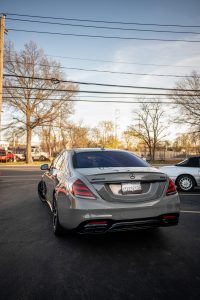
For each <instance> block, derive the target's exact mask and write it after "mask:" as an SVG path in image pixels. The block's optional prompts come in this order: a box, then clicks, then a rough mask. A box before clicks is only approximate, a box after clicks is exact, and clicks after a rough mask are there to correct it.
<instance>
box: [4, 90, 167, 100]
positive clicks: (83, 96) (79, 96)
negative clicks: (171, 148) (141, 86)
mask: <svg viewBox="0 0 200 300" xmlns="http://www.w3.org/2000/svg"><path fill="white" fill-rule="evenodd" d="M8 95H10V94H8ZM3 96H4V97H6V96H7V95H6V94H5V92H4V93H3ZM59 96H60V95H59V94H58V95H56V94H54V97H59ZM78 98H80V99H82V98H95V99H96V98H100V99H122V98H123V99H132V100H135V99H136V100H138V99H139V100H141V99H140V97H138V96H137V97H133V96H124V95H123V96H98V95H78ZM159 98H160V99H161V100H169V97H163V96H160V97H159ZM145 99H146V100H155V99H157V97H153V98H152V97H145Z"/></svg>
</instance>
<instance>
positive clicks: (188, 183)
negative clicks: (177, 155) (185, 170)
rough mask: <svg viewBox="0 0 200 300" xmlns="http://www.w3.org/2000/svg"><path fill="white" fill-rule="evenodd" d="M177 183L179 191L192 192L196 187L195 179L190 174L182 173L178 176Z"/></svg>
mask: <svg viewBox="0 0 200 300" xmlns="http://www.w3.org/2000/svg"><path fill="white" fill-rule="evenodd" d="M176 185H177V189H178V190H179V191H183V192H191V191H193V189H194V187H195V181H194V178H193V177H192V176H190V175H181V176H179V177H178V178H177V180H176Z"/></svg>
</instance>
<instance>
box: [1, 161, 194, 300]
mask: <svg viewBox="0 0 200 300" xmlns="http://www.w3.org/2000/svg"><path fill="white" fill-rule="evenodd" d="M40 175H41V171H40V170H39V167H1V168H0V224H1V225H0V299H1V300H3V299H20V300H22V299H67V300H68V299H95V300H96V299H200V190H195V191H194V192H192V193H181V194H180V199H181V218H180V223H179V225H178V226H175V227H168V228H160V229H156V230H141V231H134V232H129V233H115V234H109V235H108V234H107V235H97V236H81V235H70V236H64V237H62V238H56V237H55V236H54V234H53V232H52V230H51V213H50V211H49V209H48V207H47V206H46V205H45V204H43V203H41V202H40V200H39V199H38V197H37V182H38V180H39V178H40Z"/></svg>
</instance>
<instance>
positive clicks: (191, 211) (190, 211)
mask: <svg viewBox="0 0 200 300" xmlns="http://www.w3.org/2000/svg"><path fill="white" fill-rule="evenodd" d="M181 212H182V213H188V214H200V211H198V210H181Z"/></svg>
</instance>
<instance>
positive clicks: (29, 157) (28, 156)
mask: <svg viewBox="0 0 200 300" xmlns="http://www.w3.org/2000/svg"><path fill="white" fill-rule="evenodd" d="M31 139H32V129H31V128H30V127H28V128H27V132H26V163H27V164H28V163H31V162H33V160H32V155H31Z"/></svg>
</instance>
